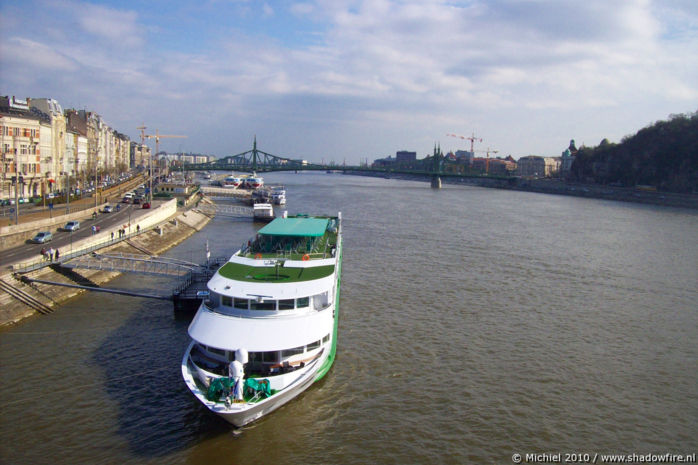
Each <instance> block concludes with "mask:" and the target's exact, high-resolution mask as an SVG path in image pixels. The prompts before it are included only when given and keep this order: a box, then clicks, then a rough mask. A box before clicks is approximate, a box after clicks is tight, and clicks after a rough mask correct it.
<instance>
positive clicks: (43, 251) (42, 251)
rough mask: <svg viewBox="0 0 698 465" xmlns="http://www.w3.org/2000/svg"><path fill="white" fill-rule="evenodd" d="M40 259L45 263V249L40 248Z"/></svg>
mask: <svg viewBox="0 0 698 465" xmlns="http://www.w3.org/2000/svg"><path fill="white" fill-rule="evenodd" d="M41 258H43V259H44V261H46V247H42V248H41Z"/></svg>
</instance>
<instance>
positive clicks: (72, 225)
mask: <svg viewBox="0 0 698 465" xmlns="http://www.w3.org/2000/svg"><path fill="white" fill-rule="evenodd" d="M78 229H80V222H79V221H68V222H67V223H66V224H65V226H63V230H64V231H77V230H78Z"/></svg>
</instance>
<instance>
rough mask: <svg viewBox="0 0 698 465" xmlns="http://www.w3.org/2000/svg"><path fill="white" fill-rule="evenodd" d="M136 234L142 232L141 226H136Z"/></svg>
mask: <svg viewBox="0 0 698 465" xmlns="http://www.w3.org/2000/svg"><path fill="white" fill-rule="evenodd" d="M136 232H137V233H139V232H141V225H140V224H137V225H136Z"/></svg>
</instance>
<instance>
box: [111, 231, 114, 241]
mask: <svg viewBox="0 0 698 465" xmlns="http://www.w3.org/2000/svg"><path fill="white" fill-rule="evenodd" d="M111 240H112V241H113V240H114V231H112V232H111Z"/></svg>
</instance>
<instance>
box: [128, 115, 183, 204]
mask: <svg viewBox="0 0 698 465" xmlns="http://www.w3.org/2000/svg"><path fill="white" fill-rule="evenodd" d="M136 129H140V131H141V145H144V144H145V139H155V155H156V156H157V154H158V153H160V139H168V138H179V139H184V138H186V137H187V136H180V135H175V134H160V131H159V130H158V129H156V130H155V134H146V133H145V130H146V129H147V128H146V126H145V124H144V123H141V125H140V126H138V127H137V128H136ZM148 165H149V168H150V170H149V171H150V188H149V191H150V194H149V196H148V201H149V202H152V201H153V154H152V152H151V153H150V157H149V163H148ZM159 173H160V163H158V174H159Z"/></svg>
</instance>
